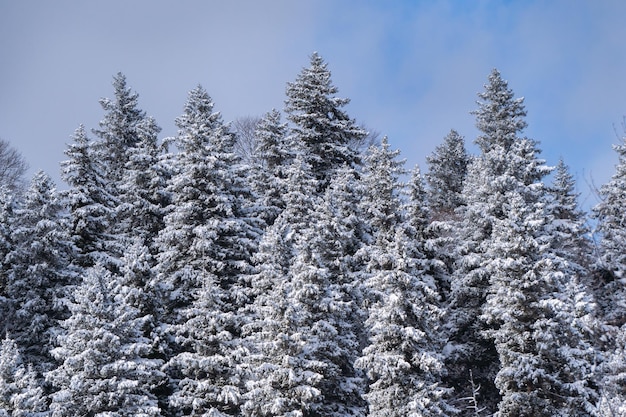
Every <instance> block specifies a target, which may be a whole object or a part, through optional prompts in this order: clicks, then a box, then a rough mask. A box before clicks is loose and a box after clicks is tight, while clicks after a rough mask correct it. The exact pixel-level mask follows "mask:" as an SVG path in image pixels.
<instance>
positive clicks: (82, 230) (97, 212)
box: [61, 125, 117, 267]
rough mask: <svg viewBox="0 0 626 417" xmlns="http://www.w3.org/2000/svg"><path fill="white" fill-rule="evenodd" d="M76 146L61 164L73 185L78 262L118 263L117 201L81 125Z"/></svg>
mask: <svg viewBox="0 0 626 417" xmlns="http://www.w3.org/2000/svg"><path fill="white" fill-rule="evenodd" d="M73 139H74V143H72V144H70V145H69V146H68V148H67V149H66V150H65V155H67V157H68V158H69V159H68V160H66V161H63V162H62V163H61V166H62V178H63V180H64V181H65V182H66V183H67V184H68V185H69V186H70V188H69V190H67V191H65V192H64V193H63V194H64V199H65V200H66V201H67V206H68V207H67V208H68V209H69V212H70V233H71V235H72V238H73V240H74V243H75V245H76V247H77V249H78V255H77V259H76V263H78V264H79V265H81V266H83V267H88V266H92V265H94V264H96V263H100V264H103V265H110V264H113V263H115V261H114V259H113V258H112V256H111V253H114V252H117V248H115V245H116V244H115V237H114V236H113V235H112V234H111V233H110V232H109V224H110V221H111V216H112V214H111V207H112V206H114V205H115V204H116V203H115V199H114V197H113V196H112V195H111V194H110V193H109V190H108V186H107V183H106V181H105V180H104V178H103V176H102V172H101V169H100V166H99V164H98V163H97V161H96V160H95V157H94V156H93V154H92V144H91V141H90V140H89V138H88V137H87V134H86V132H85V128H84V127H83V126H82V125H81V126H79V127H78V129H76V131H75V132H74V135H73Z"/></svg>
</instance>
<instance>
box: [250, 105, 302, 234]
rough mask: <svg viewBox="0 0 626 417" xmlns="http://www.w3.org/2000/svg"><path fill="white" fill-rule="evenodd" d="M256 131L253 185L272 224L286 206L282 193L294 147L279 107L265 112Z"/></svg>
mask: <svg viewBox="0 0 626 417" xmlns="http://www.w3.org/2000/svg"><path fill="white" fill-rule="evenodd" d="M255 134H256V137H257V146H256V147H255V150H254V154H253V159H252V160H253V167H252V169H253V171H252V172H253V175H252V180H251V186H252V190H253V191H254V193H255V195H256V198H257V199H258V200H259V205H260V206H261V207H262V215H261V217H262V218H263V220H264V221H265V223H266V224H268V225H271V224H273V223H274V221H275V220H276V217H278V215H279V214H280V213H281V211H282V210H284V208H285V201H284V198H283V194H285V193H286V192H287V190H286V181H287V170H288V166H289V165H290V164H291V162H292V161H293V158H294V151H293V149H292V146H291V144H290V143H289V142H288V141H287V136H286V135H287V124H286V123H281V120H280V113H279V112H278V111H277V110H272V111H271V112H269V113H267V114H266V115H264V116H263V118H262V119H261V120H260V121H259V124H258V126H257V128H256V132H255Z"/></svg>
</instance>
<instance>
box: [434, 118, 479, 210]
mask: <svg viewBox="0 0 626 417" xmlns="http://www.w3.org/2000/svg"><path fill="white" fill-rule="evenodd" d="M426 162H428V173H427V174H426V180H427V182H428V186H429V187H428V203H429V206H430V210H431V212H432V215H433V217H434V218H436V219H439V220H445V219H448V218H450V217H454V213H455V211H456V209H457V208H458V207H460V206H461V205H463V197H462V192H463V184H464V183H465V176H466V175H467V166H468V165H469V162H470V157H469V155H468V154H467V151H466V150H465V141H464V139H463V136H461V135H459V134H458V133H457V132H456V131H455V130H451V131H450V133H448V135H447V136H446V137H445V138H444V141H443V143H442V144H441V145H439V146H437V147H436V148H435V151H434V152H433V153H432V154H431V155H429V156H427V157H426Z"/></svg>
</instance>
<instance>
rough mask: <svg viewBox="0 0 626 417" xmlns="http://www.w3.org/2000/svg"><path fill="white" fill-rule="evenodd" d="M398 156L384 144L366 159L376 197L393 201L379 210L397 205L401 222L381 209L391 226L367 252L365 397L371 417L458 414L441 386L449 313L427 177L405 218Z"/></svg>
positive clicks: (415, 188)
mask: <svg viewBox="0 0 626 417" xmlns="http://www.w3.org/2000/svg"><path fill="white" fill-rule="evenodd" d="M374 155H378V158H372V157H373V156H374ZM396 155H397V153H396V152H390V151H389V150H388V145H387V143H386V140H385V139H383V145H382V148H381V149H380V150H379V151H373V150H370V153H369V155H368V158H367V160H366V161H367V163H366V167H368V173H370V176H369V177H368V181H367V183H368V184H369V185H370V187H371V188H370V192H369V195H370V198H375V197H376V196H378V197H379V198H381V199H386V198H389V197H390V198H389V200H388V201H380V202H377V204H373V205H372V206H378V207H382V206H388V207H390V208H391V207H395V213H396V216H390V215H385V216H380V214H382V213H383V212H384V210H377V213H378V216H377V217H378V218H379V219H383V218H384V219H385V220H386V221H384V222H376V223H379V224H381V225H383V227H382V228H378V231H379V232H380V231H383V230H384V231H385V233H379V234H378V238H377V239H376V240H375V241H374V242H373V243H372V245H371V246H370V247H369V248H368V252H369V260H368V273H369V274H368V275H369V278H368V279H367V282H366V285H367V288H368V290H369V296H370V301H369V302H368V304H369V309H368V313H369V317H368V319H367V321H366V323H365V324H366V326H367V329H368V333H369V344H368V345H367V346H366V347H365V349H364V350H363V354H362V356H361V357H360V358H359V359H358V361H357V366H358V367H360V368H362V369H363V370H364V371H365V372H366V373H367V376H368V379H369V391H368V392H367V393H366V394H365V398H366V399H367V400H368V403H369V415H370V416H422V415H424V416H426V415H428V416H445V415H451V414H453V413H454V411H455V410H454V408H453V407H451V406H450V405H449V404H448V403H447V401H446V396H447V395H448V394H449V390H447V389H446V388H444V387H443V385H442V384H441V377H442V376H443V374H444V373H445V371H444V368H443V357H442V355H441V351H442V349H443V346H444V344H445V343H444V339H443V338H442V337H441V332H440V325H441V322H442V318H443V310H442V309H441V308H440V307H439V295H438V293H437V288H436V285H435V281H434V279H433V277H432V276H430V275H429V274H428V269H429V268H430V266H429V263H430V262H429V260H428V259H427V257H426V256H425V254H424V252H423V246H422V245H423V232H424V226H425V224H426V222H427V219H426V216H425V204H424V203H425V202H424V192H423V188H422V184H421V177H420V176H419V170H417V171H416V172H415V176H414V180H413V182H412V187H411V191H412V192H411V202H410V204H409V205H408V206H407V207H406V208H405V211H404V213H405V215H404V216H400V213H401V212H400V211H399V208H400V207H401V206H402V204H401V202H400V199H399V189H400V187H401V186H400V184H399V183H398V178H397V174H396V173H397V172H398V169H399V168H401V163H398V162H397V161H395V156H396ZM370 164H373V165H370ZM394 166H395V167H396V168H395V169H393V168H392V169H390V168H391V167H394ZM382 190H384V193H380V191H382ZM370 204H371V203H370ZM376 223H375V224H376ZM374 230H376V229H374ZM383 237H384V238H383Z"/></svg>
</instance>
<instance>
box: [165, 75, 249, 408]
mask: <svg viewBox="0 0 626 417" xmlns="http://www.w3.org/2000/svg"><path fill="white" fill-rule="evenodd" d="M176 122H177V125H178V127H179V133H178V135H177V137H176V146H177V148H178V150H179V153H178V154H177V155H175V156H174V157H173V160H174V161H175V163H176V165H177V166H178V167H179V168H178V169H177V171H176V172H174V173H173V175H172V177H171V179H170V181H169V182H168V192H169V193H170V195H171V205H170V206H169V208H168V213H167V214H166V216H165V218H164V221H165V227H164V229H163V230H162V231H161V232H160V233H159V236H158V238H157V245H158V248H159V254H158V256H157V258H158V259H157V261H158V263H157V267H156V268H157V285H158V288H159V290H160V292H161V294H162V302H163V306H164V308H165V310H164V314H165V316H164V317H163V321H164V323H165V328H164V330H165V333H166V336H167V337H168V338H169V339H166V340H168V346H166V349H167V350H168V354H169V355H171V356H170V357H171V361H170V363H169V366H171V369H172V372H173V373H175V375H176V378H175V380H174V381H173V382H174V385H175V391H176V392H174V393H173V394H172V395H173V396H174V397H176V398H178V397H179V396H181V395H182V396H185V398H188V400H185V401H182V400H181V401H180V402H178V403H177V404H180V407H181V409H180V410H179V411H180V412H191V411H193V412H195V413H200V412H203V413H204V412H209V411H210V410H211V409H214V410H219V412H224V413H228V414H231V413H237V407H238V401H239V400H238V399H237V404H236V406H235V407H234V408H233V404H232V396H231V395H230V394H229V396H228V399H223V400H222V399H220V398H221V397H219V395H218V396H217V397H209V398H205V397H206V395H207V392H209V391H212V392H221V391H222V390H223V389H224V390H226V389H230V388H231V387H232V386H236V387H237V388H239V386H238V384H239V383H238V382H237V380H238V379H239V376H238V374H237V370H236V367H235V366H231V367H224V368H222V371H223V372H226V374H225V375H221V374H220V375H217V374H216V373H214V372H212V371H211V369H210V368H209V366H210V363H211V361H213V360H218V358H219V357H225V358H228V359H227V360H228V361H235V360H236V358H235V351H234V350H233V346H234V344H235V343H236V340H238V339H239V338H240V334H239V333H240V329H241V327H242V325H243V323H242V322H241V321H240V320H241V318H242V315H240V314H238V311H239V310H240V309H241V308H243V307H244V306H245V305H246V304H247V303H249V299H248V297H249V296H250V295H249V284H248V279H249V278H248V276H249V274H250V273H251V272H252V269H251V257H252V255H253V253H254V251H255V249H256V245H257V240H258V238H259V235H260V233H261V232H260V230H261V228H260V226H261V223H260V222H258V221H257V220H256V219H254V218H253V216H252V212H251V211H250V206H251V196H252V194H251V192H250V189H249V187H247V184H246V182H245V181H244V172H243V166H242V165H241V164H239V159H238V157H237V155H236V154H235V153H234V148H233V146H234V137H233V135H232V134H231V133H230V132H229V131H228V126H227V125H225V124H224V123H223V122H222V119H221V116H220V114H219V113H217V112H214V111H213V101H212V99H211V98H210V96H209V95H208V93H207V92H206V91H205V90H204V89H203V88H202V87H200V86H198V87H197V88H195V89H194V90H192V91H191V92H190V93H189V98H188V100H187V103H186V104H185V108H184V113H183V115H182V116H180V117H179V118H178V119H177V121H176ZM207 296H208V297H209V298H208V299H207V298H206V297H207ZM207 300H208V301H207ZM211 300H213V301H211ZM203 317H205V318H211V320H217V322H216V323H215V324H210V325H208V327H200V328H197V329H196V328H195V326H196V324H195V323H196V320H202V319H203ZM200 331H203V332H204V334H202V335H201V338H200V339H198V340H195V339H196V338H197V337H200V335H195V336H193V334H194V332H200ZM176 337H178V338H179V339H178V340H179V341H180V343H179V342H177V341H176V340H175V339H176ZM208 339H213V340H214V341H215V343H213V344H212V345H211V347H207V348H206V349H205V348H204V347H202V346H203V345H202V341H207V340H208ZM190 355H191V356H193V357H196V358H201V359H198V360H199V361H200V363H202V364H204V365H203V366H206V367H207V368H206V369H204V368H203V369H201V370H196V369H194V368H193V366H195V365H194V363H196V362H192V361H188V360H187V358H188V357H189V356H190ZM225 360H226V359H225ZM229 363H232V362H229ZM198 372H199V373H198ZM220 372H221V371H220ZM189 378H192V379H193V378H197V379H195V383H194V384H195V385H194V384H191V383H190V382H188V379H189ZM194 387H199V389H198V390H196V388H194ZM238 395H239V394H237V396H238ZM218 397H219V398H218ZM203 398H204V400H202V401H201V399H203ZM194 399H196V400H197V401H194ZM177 401H178V400H177ZM191 404H197V407H198V408H197V409H194V408H193V407H194V406H192V405H191ZM189 407H192V408H191V409H189Z"/></svg>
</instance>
